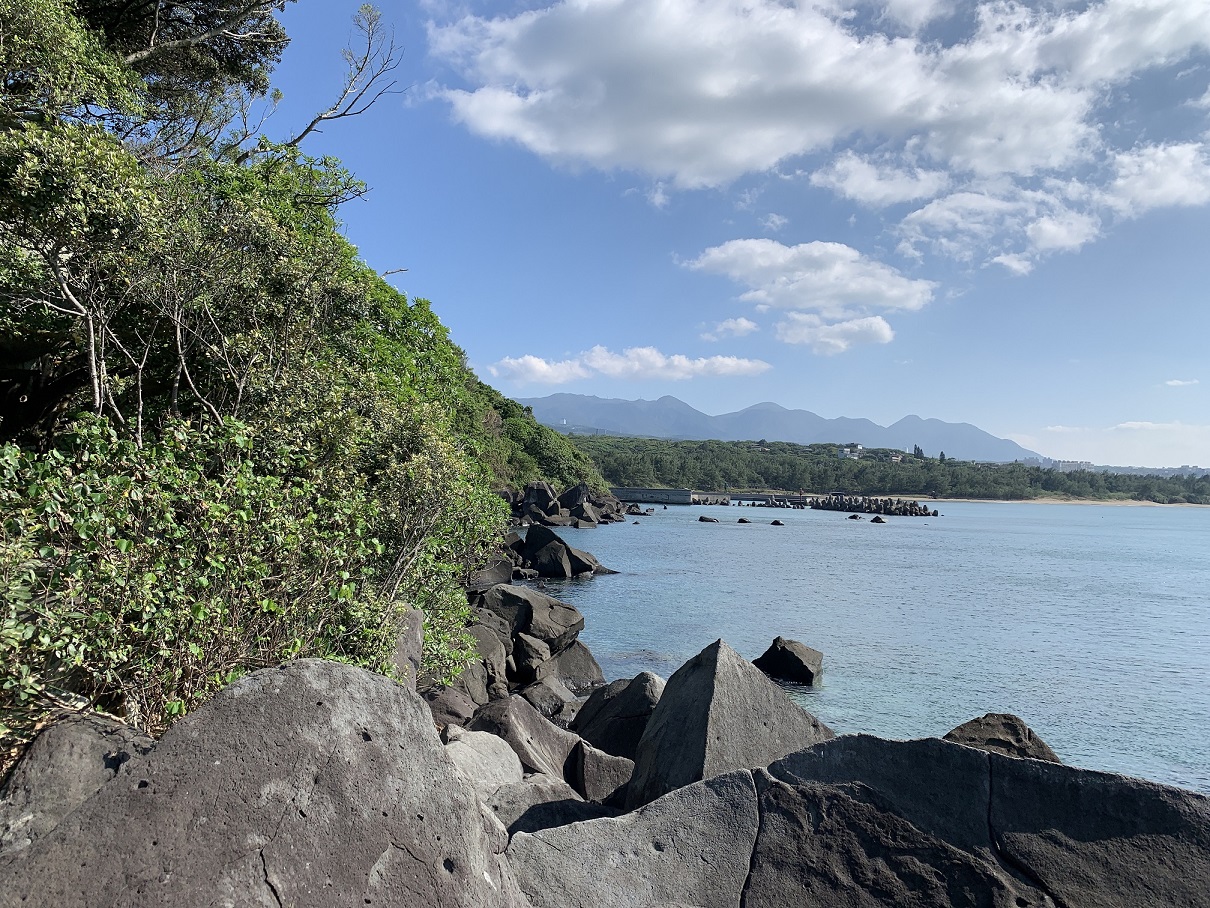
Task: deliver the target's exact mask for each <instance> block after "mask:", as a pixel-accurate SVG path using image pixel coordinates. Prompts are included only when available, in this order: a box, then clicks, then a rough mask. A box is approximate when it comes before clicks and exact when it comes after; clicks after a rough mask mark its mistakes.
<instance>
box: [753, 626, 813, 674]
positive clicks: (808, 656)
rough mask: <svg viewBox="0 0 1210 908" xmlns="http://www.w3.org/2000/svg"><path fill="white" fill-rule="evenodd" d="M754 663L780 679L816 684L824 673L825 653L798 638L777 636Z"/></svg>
mask: <svg viewBox="0 0 1210 908" xmlns="http://www.w3.org/2000/svg"><path fill="white" fill-rule="evenodd" d="M752 664H753V665H755V666H756V667H757V668H759V669H760V670H761V671H762V672H764V673H765V674H766V675H768V676H769V677H771V678H777V679H778V680H780V681H791V682H793V683H795V684H814V683H815V682H816V681H817V680H819V677H820V675H822V674H823V653H821V652H820V651H819V650H817V649H811V647H809V646H806V645H805V644H802V643H799V642H798V641H797V640H787V639H786V638H785V637H776V638H774V640H773V642H772V643H771V644H770V645H769V648H768V649H767V650H765V652H764V653H763V654H762V655H761V656H759V657H757V658H756V659H754V660H753V661H752Z"/></svg>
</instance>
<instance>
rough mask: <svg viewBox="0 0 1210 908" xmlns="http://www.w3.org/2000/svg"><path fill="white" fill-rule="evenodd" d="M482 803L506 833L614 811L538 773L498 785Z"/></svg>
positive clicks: (552, 825)
mask: <svg viewBox="0 0 1210 908" xmlns="http://www.w3.org/2000/svg"><path fill="white" fill-rule="evenodd" d="M486 806H487V807H488V809H489V810H491V811H493V812H494V813H495V815H496V816H497V817H498V818H499V820H500V821H501V822H502V823H503V824H504V825H505V826H506V827H507V829H508V834H509V835H513V834H514V833H517V832H536V831H537V830H539V829H550V828H552V827H555V826H566V825H567V824H568V823H578V822H580V821H581V820H595V819H597V818H598V817H603V816H612V815H613V814H614V811H613V810H610V809H609V808H607V807H603V806H602V805H600V804H590V803H589V802H588V801H585V800H584V799H583V798H581V797H580V795H579V794H577V793H576V791H575V789H573V788H572V787H571V786H570V785H568V784H567V783H566V782H564V781H563V780H562V779H556V778H554V777H552V776H547V775H544V774H542V773H534V774H533V775H530V776H527V777H526V778H525V781H523V782H512V783H509V784H508V785H502V786H500V788H499V789H498V790H497V791H496V792H495V793H494V794H492V795H491V797H489V798H488V799H487V801H486Z"/></svg>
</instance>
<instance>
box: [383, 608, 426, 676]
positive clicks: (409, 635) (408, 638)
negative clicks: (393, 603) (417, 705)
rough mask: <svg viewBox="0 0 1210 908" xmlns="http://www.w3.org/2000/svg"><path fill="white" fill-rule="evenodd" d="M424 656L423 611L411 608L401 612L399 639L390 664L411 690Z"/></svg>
mask: <svg viewBox="0 0 1210 908" xmlns="http://www.w3.org/2000/svg"><path fill="white" fill-rule="evenodd" d="M423 656H424V612H422V611H420V610H419V609H411V610H409V611H406V612H404V613H403V618H402V626H401V627H400V629H399V639H398V640H397V641H396V642H395V655H394V656H393V657H392V658H391V665H392V666H393V667H394V669H395V671H396V672H397V673H398V675H399V677H400V678H401V679H403V681H404V683H405V684H407V685H408V687H410V688H411V689H412V690H415V689H416V682H417V680H418V679H419V678H420V663H421V660H422V659H423Z"/></svg>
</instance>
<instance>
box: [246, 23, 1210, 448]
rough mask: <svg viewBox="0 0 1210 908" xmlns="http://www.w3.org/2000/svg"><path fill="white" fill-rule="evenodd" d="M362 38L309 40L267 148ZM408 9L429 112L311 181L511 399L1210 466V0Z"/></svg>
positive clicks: (321, 95)
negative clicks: (653, 401) (913, 422)
mask: <svg viewBox="0 0 1210 908" xmlns="http://www.w3.org/2000/svg"><path fill="white" fill-rule="evenodd" d="M356 8H357V4H356V3H347V2H344V0H322V2H321V0H300V2H298V3H297V4H296V5H293V6H291V7H290V8H289V9H288V11H287V13H286V15H285V22H286V26H287V29H288V30H289V32H290V34H291V35H292V37H293V43H292V45H291V47H290V48H289V50H288V51H287V53H286V57H285V59H284V60H283V63H282V65H281V67H280V68H279V69H278V72H277V74H276V79H275V83H276V84H277V86H278V87H280V88H281V89H282V90H283V92H284V94H285V98H284V101H283V102H282V104H281V105H280V107H279V109H278V111H277V112H276V113H275V115H274V116H273V118H272V119H271V120H270V121H269V123H268V126H267V131H268V132H270V133H272V134H277V135H279V136H281V135H283V134H285V133H289V132H291V131H292V130H296V129H297V128H298V127H299V125H300V124H301V123H303V122H305V121H306V120H307V119H309V115H310V114H311V113H313V112H315V111H318V110H320V109H322V108H324V107H326V106H327V104H329V103H330V102H331V100H333V96H334V94H335V93H336V92H337V91H338V89H339V86H340V83H341V79H342V75H343V69H344V64H343V63H342V61H341V58H340V49H341V48H342V47H343V46H344V45H345V44H347V43H348V41H349V39H350V22H351V19H352V15H353V13H354V12H355V11H356ZM381 8H382V11H383V14H384V19H385V21H386V22H387V23H388V24H389V25H390V26H391V27H392V28H393V29H394V33H395V39H396V42H397V43H398V44H399V45H400V46H401V47H402V48H403V51H404V54H403V58H402V63H401V65H400V67H399V69H398V71H397V73H396V75H397V77H398V79H399V83H400V87H401V88H406V91H405V92H404V93H402V94H399V95H392V96H388V97H386V98H384V99H383V100H382V101H381V102H380V103H379V104H378V105H377V106H376V107H375V108H374V109H373V110H371V111H370V112H369V113H367V114H366V115H364V116H362V117H360V118H357V119H354V120H346V121H342V122H339V123H333V124H329V125H328V126H327V127H326V128H325V129H324V132H323V133H322V134H321V135H317V136H312V137H310V138H309V139H308V141H307V144H306V145H305V146H304V147H305V148H306V149H307V150H308V151H309V152H310V153H312V154H320V153H329V154H335V155H338V156H339V157H340V158H342V159H343V160H344V162H345V163H346V164H347V165H348V166H349V167H350V168H351V169H352V170H353V171H354V172H356V173H357V174H358V175H359V176H360V177H362V178H363V179H365V180H366V181H367V182H368V183H369V184H370V186H371V189H372V191H371V193H370V194H369V196H368V197H367V198H366V199H365V200H361V201H357V202H354V203H352V204H350V205H348V206H346V207H345V209H343V211H342V217H343V219H344V221H345V224H346V231H347V234H348V236H349V238H350V239H351V240H352V241H353V242H354V243H356V244H357V245H358V246H359V248H360V249H361V252H362V254H363V255H364V256H365V257H366V259H367V260H368V261H369V262H370V264H371V265H373V266H374V267H376V268H378V269H379V270H382V271H386V270H388V269H395V268H407V269H408V270H407V272H406V273H401V274H397V275H394V276H392V278H391V279H392V280H393V281H394V282H395V284H396V286H398V287H399V288H400V289H401V290H404V291H406V292H407V293H409V294H411V295H415V296H422V297H426V298H428V299H430V300H432V302H433V304H434V307H435V309H436V311H437V312H438V313H439V314H440V316H441V318H442V319H443V320H444V321H445V323H446V324H447V325H449V326H450V329H451V331H452V334H453V337H454V339H455V340H456V341H457V342H458V343H459V344H460V345H461V346H462V347H463V348H464V349H465V350H466V352H467V355H468V358H469V360H470V363H471V365H472V366H473V367H474V368H475V369H476V371H477V372H478V373H479V374H480V375H481V376H482V377H483V378H484V379H485V380H487V381H489V382H490V383H492V384H494V385H495V386H496V387H498V388H500V389H501V390H502V391H504V392H505V393H507V394H509V395H512V396H516V397H537V396H542V395H545V394H549V393H553V392H555V391H569V392H575V393H584V394H596V395H599V396H603V397H621V398H630V399H633V398H637V397H645V398H653V397H658V396H661V395H663V394H672V395H675V396H676V397H679V398H681V399H682V400H685V401H686V402H688V403H690V404H692V405H693V406H695V407H698V408H699V409H701V410H704V411H706V412H708V413H721V412H726V411H729V410H735V409H740V408H742V407H745V406H748V405H750V404H754V403H757V402H759V401H764V400H772V401H776V402H777V403H780V404H782V405H784V406H787V407H800V408H804V409H809V410H813V411H815V412H816V413H819V414H821V415H823V416H827V417H834V416H853V417H867V418H869V419H873V420H875V421H876V422H880V423H883V424H888V423H890V422H893V421H894V420H896V419H899V418H900V417H902V416H904V415H906V414H909V413H915V414H918V415H920V416H925V417H937V418H940V419H945V420H950V421H962V422H972V423H974V424H976V425H978V426H980V427H981V428H983V429H986V430H987V431H990V432H992V433H994V434H996V435H1001V436H1005V437H1011V438H1013V439H1015V440H1017V441H1019V442H1021V443H1022V444H1024V445H1025V446H1026V447H1029V448H1032V449H1034V450H1037V451H1039V452H1041V453H1043V454H1045V455H1048V456H1052V457H1059V458H1067V459H1080V460H1092V461H1095V462H1098V463H1115V464H1140V465H1149V466H1175V465H1181V464H1190V463H1198V464H1201V465H1203V466H1210V368H1208V367H1207V364H1208V363H1210V356H1208V352H1207V348H1208V346H1210V305H1207V302H1208V301H1210V289H1208V288H1210V243H1208V240H1210V0H1104V2H1091V3H1067V2H1062V0H1057V2H1050V3H1042V4H1028V5H1027V4H1019V3H1006V2H996V3H979V4H975V3H963V2H946V0H882V2H872V3H864V2H859V3H845V2H839V0H837V2H834V0H820V2H818V3H814V4H808V3H794V2H792V0H785V2H771V0H746V2H735V0H570V2H559V3H551V4H549V5H548V4H545V3H543V2H540V0H538V2H531V3H480V2H469V3H464V4H452V3H435V2H430V0H421V2H392V0H385V2H383V3H382V4H381Z"/></svg>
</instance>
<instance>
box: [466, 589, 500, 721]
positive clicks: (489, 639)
mask: <svg viewBox="0 0 1210 908" xmlns="http://www.w3.org/2000/svg"><path fill="white" fill-rule="evenodd" d="M483 611H486V609H484V610H483ZM488 614H491V613H490V612H489V613H488ZM492 617H493V618H496V616H495V615H492ZM496 621H500V619H499V618H496ZM500 623H501V624H503V622H502V621H500ZM466 632H467V633H468V634H470V635H471V636H472V637H474V638H475V649H476V651H477V652H478V654H479V659H480V661H481V663H482V665H483V668H484V673H485V678H484V687H485V690H486V694H487V696H488V698H489V699H492V700H498V699H500V698H501V697H507V696H508V651H507V650H505V648H504V643H503V641H501V639H500V636H499V634H498V633H497V632H496V630H495V628H494V627H488V626H486V625H483V624H472V625H471V626H470V627H468V628H467V629H466ZM472 699H473V697H472ZM483 702H484V703H486V702H487V700H484V701H483Z"/></svg>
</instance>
